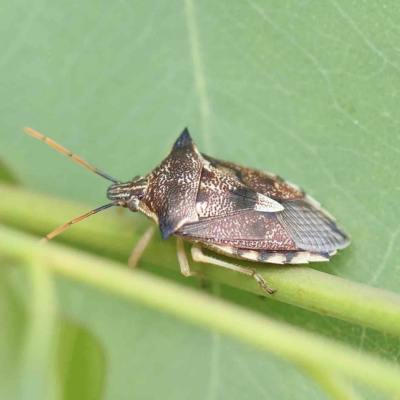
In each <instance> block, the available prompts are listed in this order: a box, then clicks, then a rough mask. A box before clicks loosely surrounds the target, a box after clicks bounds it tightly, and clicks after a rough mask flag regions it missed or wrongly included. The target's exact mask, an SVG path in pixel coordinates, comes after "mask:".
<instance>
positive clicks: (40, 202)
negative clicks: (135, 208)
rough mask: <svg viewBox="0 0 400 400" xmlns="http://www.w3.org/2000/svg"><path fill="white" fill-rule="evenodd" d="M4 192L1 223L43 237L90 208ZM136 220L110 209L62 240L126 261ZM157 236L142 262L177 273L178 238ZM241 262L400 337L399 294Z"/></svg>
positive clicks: (302, 298)
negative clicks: (166, 239) (176, 241)
mask: <svg viewBox="0 0 400 400" xmlns="http://www.w3.org/2000/svg"><path fill="white" fill-rule="evenodd" d="M0 193H1V196H0V222H2V223H4V224H7V225H10V226H14V227H18V228H21V229H23V230H26V231H29V232H32V233H35V234H39V235H41V236H43V235H45V234H47V233H49V232H50V231H52V230H54V229H55V228H57V227H58V226H60V225H62V224H63V223H65V222H66V221H68V220H69V219H72V218H73V217H76V216H78V215H81V214H83V213H85V212H87V211H88V207H84V206H82V205H77V204H74V203H71V202H67V201H60V200H57V199H54V198H51V197H48V196H43V195H39V194H37V193H33V192H30V191H27V190H24V189H22V188H18V187H13V186H8V185H5V184H0ZM33 210H34V211H33ZM131 218H132V216H131V213H127V214H125V215H117V213H113V212H112V211H111V210H110V211H107V212H103V213H101V214H99V215H96V216H94V217H91V218H89V219H88V220H85V221H83V222H81V223H79V224H77V225H74V226H73V227H72V228H71V229H69V230H67V231H66V232H65V233H63V234H62V235H60V237H59V239H57V240H63V241H66V242H68V243H69V244H73V245H75V246H78V247H79V246H80V247H84V248H85V249H90V250H92V251H94V252H96V253H98V254H101V255H106V256H108V257H112V258H115V259H117V260H119V261H125V260H127V259H128V256H129V254H130V252H131V250H132V248H133V246H134V244H135V243H136V242H137V241H138V240H139V238H140V236H141V234H142V233H143V229H141V228H136V229H135V226H134V224H133V223H132V219H131ZM139 222H140V221H139ZM142 228H143V227H142ZM155 236H156V237H155V238H154V239H153V240H152V242H151V244H150V246H149V248H148V249H147V250H146V251H145V253H144V255H143V262H145V263H151V264H154V265H159V266H163V267H166V268H169V269H173V270H175V271H177V272H178V271H179V266H178V261H177V256H176V250H175V243H174V240H173V239H171V240H169V241H167V242H162V241H161V240H160V239H159V235H155ZM50 245H51V244H50ZM235 262H236V260H235ZM238 263H240V264H242V265H245V266H251V267H252V268H254V266H255V265H257V267H258V271H259V273H260V274H261V275H262V276H263V277H264V278H265V279H266V281H267V282H268V285H269V286H271V287H273V288H277V289H278V292H277V293H276V294H274V295H273V296H268V295H267V296H268V297H269V298H273V299H274V300H280V301H283V302H286V303H289V304H292V305H296V306H299V307H302V308H305V309H308V310H311V311H314V312H317V313H320V314H323V315H328V316H333V317H336V318H339V319H342V320H344V321H349V322H352V323H356V324H360V325H362V326H366V327H371V328H374V329H377V330H379V331H382V332H387V333H391V334H395V335H400V296H399V295H397V294H395V293H391V292H387V291H384V290H379V289H375V288H372V287H369V286H366V285H363V284H359V283H356V282H351V281H348V280H345V279H342V278H339V277H336V276H333V275H329V274H326V273H323V272H320V271H316V270H314V269H312V268H308V267H284V268H282V267H280V266H278V267H277V266H272V265H265V266H264V265H263V266H260V264H254V263H245V262H238ZM191 268H192V269H193V270H194V271H196V272H198V273H199V274H200V275H203V276H204V277H206V278H208V279H211V280H213V281H216V282H220V283H223V284H228V285H232V286H235V287H238V288H240V289H243V290H248V291H251V292H254V293H257V294H259V295H266V293H265V292H264V291H262V290H261V289H260V288H259V286H258V285H257V283H255V281H253V280H252V279H249V278H248V277H246V276H243V275H241V274H237V273H234V272H232V271H229V270H225V269H224V268H219V267H216V266H213V265H206V264H197V263H191Z"/></svg>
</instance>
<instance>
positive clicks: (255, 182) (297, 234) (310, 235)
mask: <svg viewBox="0 0 400 400" xmlns="http://www.w3.org/2000/svg"><path fill="white" fill-rule="evenodd" d="M203 157H204V158H205V159H206V160H207V161H209V162H210V164H211V165H212V166H214V167H215V168H218V169H220V170H221V171H224V172H225V173H226V174H228V175H230V176H232V177H234V178H235V179H237V180H238V181H239V182H241V183H243V184H245V185H246V186H247V187H248V188H250V189H252V190H254V191H257V192H259V193H262V194H264V195H266V196H268V197H270V198H272V199H275V200H277V201H278V202H279V203H281V204H282V206H283V207H284V210H283V211H281V212H279V213H276V214H275V215H276V218H277V220H278V221H279V222H280V224H281V225H282V226H283V227H284V229H285V231H286V232H287V234H288V235H289V236H290V238H291V239H292V241H293V242H294V243H295V244H296V249H297V250H299V251H302V250H303V251H310V252H315V253H321V254H322V253H323V254H334V253H335V252H336V250H337V249H343V248H345V247H346V246H348V244H349V243H350V239H349V237H348V236H347V234H346V233H345V232H344V231H343V230H341V229H340V228H339V227H338V226H337V223H336V221H335V220H334V218H333V217H332V216H331V215H330V214H329V213H328V212H326V211H325V210H324V209H323V208H322V207H321V205H320V204H319V203H318V202H316V201H315V200H314V199H313V198H311V197H310V196H308V195H306V194H305V192H304V191H302V190H301V189H299V188H298V187H297V186H295V185H293V184H291V183H288V182H285V181H284V180H283V179H282V178H280V177H278V176H277V175H273V174H269V173H265V172H262V171H259V170H256V169H252V168H246V167H243V166H241V165H237V164H234V163H230V162H227V161H221V160H216V159H213V158H211V157H209V156H205V155H203ZM271 250H272V249H271Z"/></svg>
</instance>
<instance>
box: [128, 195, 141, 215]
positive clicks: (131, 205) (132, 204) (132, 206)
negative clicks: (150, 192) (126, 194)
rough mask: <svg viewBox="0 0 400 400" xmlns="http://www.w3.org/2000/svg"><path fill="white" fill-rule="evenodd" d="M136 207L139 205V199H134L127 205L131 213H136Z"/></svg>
mask: <svg viewBox="0 0 400 400" xmlns="http://www.w3.org/2000/svg"><path fill="white" fill-rule="evenodd" d="M138 205H139V199H136V198H134V199H132V200H131V201H130V202H129V203H128V208H129V209H130V210H131V211H133V212H136V211H138Z"/></svg>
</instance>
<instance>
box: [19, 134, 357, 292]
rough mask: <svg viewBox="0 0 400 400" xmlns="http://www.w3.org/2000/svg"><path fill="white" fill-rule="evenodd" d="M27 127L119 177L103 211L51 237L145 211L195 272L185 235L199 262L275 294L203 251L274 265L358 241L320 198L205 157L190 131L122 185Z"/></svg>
mask: <svg viewBox="0 0 400 400" xmlns="http://www.w3.org/2000/svg"><path fill="white" fill-rule="evenodd" d="M25 131H26V132H27V133H28V134H30V135H32V136H34V137H35V138H37V139H40V140H43V141H44V142H45V143H47V144H48V145H50V146H52V147H54V148H55V149H57V150H59V151H61V152H62V153H64V154H66V155H68V156H69V157H71V158H72V159H73V160H75V161H76V162H78V163H80V164H81V165H83V166H84V167H86V168H88V169H90V170H91V171H93V172H95V173H97V174H98V175H101V176H102V177H103V178H106V179H108V180H109V181H112V182H113V184H112V185H111V186H110V187H109V189H108V191H107V197H108V198H109V200H111V203H109V204H106V205H104V206H102V207H99V208H96V209H95V210H92V211H90V212H88V213H87V214H84V215H82V216H80V217H78V218H75V219H73V220H72V221H70V222H68V223H67V224H65V225H63V226H61V227H60V228H58V229H56V230H55V231H53V232H52V233H50V234H48V235H47V236H46V237H45V238H44V239H43V240H44V241H48V240H50V239H52V238H54V237H55V236H57V235H58V234H60V233H61V232H62V231H64V230H65V229H67V228H68V227H69V226H71V225H72V224H74V223H77V222H79V221H82V220H83V219H85V218H87V217H89V216H91V215H93V214H95V213H97V212H99V211H103V210H105V209H107V208H109V207H112V206H120V207H125V208H128V209H129V210H131V211H133V212H136V211H140V212H142V213H143V214H145V215H146V216H147V217H148V218H149V219H151V220H152V221H154V222H155V223H156V224H157V225H158V226H159V228H160V232H161V235H162V237H163V239H164V240H165V239H167V238H169V237H170V236H172V235H173V236H176V237H177V251H178V260H179V264H180V268H181V272H182V273H183V274H184V275H186V276H189V275H191V274H192V273H191V271H190V268H189V264H188V261H187V258H186V255H185V251H184V247H183V243H182V239H185V240H187V241H189V242H191V243H193V245H192V257H193V259H194V260H195V261H198V262H205V263H211V264H215V265H219V266H221V267H225V268H229V269H232V270H234V271H238V272H241V273H244V274H246V275H249V276H252V277H253V278H254V279H255V280H256V281H257V282H258V283H259V284H260V285H261V287H262V288H263V289H264V290H265V291H267V292H268V293H270V294H273V293H274V292H275V290H273V289H271V288H269V287H268V286H267V284H266V282H265V280H264V279H263V278H262V277H261V276H260V275H259V274H258V273H257V271H256V270H255V269H250V268H245V267H242V266H239V265H235V264H231V263H228V262H225V261H222V260H219V259H217V258H213V257H209V256H207V255H205V254H203V252H202V248H206V249H210V250H213V251H215V252H217V253H220V254H223V255H225V256H228V257H233V258H237V259H242V260H250V261H254V262H261V263H273V264H307V263H309V262H313V261H329V260H330V257H331V256H332V255H334V254H335V253H336V251H337V250H338V249H343V248H345V247H346V246H347V245H348V244H349V243H350V240H349V238H348V236H347V235H346V234H345V233H344V232H343V231H342V230H341V229H339V228H338V226H337V224H336V222H335V220H334V218H333V217H332V216H331V215H330V214H328V213H327V212H326V211H325V210H324V209H323V208H322V207H321V205H320V204H319V203H318V202H316V201H315V200H314V199H313V198H311V197H310V196H308V195H306V194H305V193H304V192H303V191H302V190H300V189H299V188H298V187H297V186H295V185H293V184H291V183H289V182H287V181H284V180H283V179H282V178H280V177H279V176H277V175H274V174H270V173H265V172H261V171H259V170H256V169H251V168H246V167H243V166H241V165H237V164H233V163H231V162H226V161H221V160H217V159H215V158H212V157H209V156H207V155H205V154H201V153H200V152H199V151H198V149H197V147H196V145H195V144H194V142H193V140H192V138H191V137H190V134H189V131H188V130H187V129H185V130H184V131H183V132H182V134H181V135H180V136H179V137H178V139H177V140H176V142H175V144H174V146H173V148H172V150H171V152H170V153H169V155H168V156H167V157H166V158H165V159H164V160H163V161H162V162H161V163H160V164H159V165H158V166H157V167H156V168H155V169H154V170H153V171H152V172H150V173H149V174H148V175H146V176H137V177H135V178H134V179H133V180H131V181H129V182H126V183H124V182H121V181H119V180H117V179H114V178H112V177H111V176H109V175H107V174H105V173H104V172H102V171H100V170H99V169H97V168H94V167H93V166H91V165H90V164H89V163H87V162H86V161H84V160H83V159H82V158H80V157H78V156H76V155H74V154H72V153H71V152H70V151H68V150H67V149H65V148H64V147H62V146H60V145H59V144H57V143H56V142H54V141H53V140H51V139H49V138H46V137H45V136H43V135H42V134H40V133H38V132H36V131H34V130H33V129H30V128H25ZM151 236H152V230H149V231H147V232H146V233H145V235H144V236H143V238H142V239H141V240H140V241H139V243H138V244H137V246H136V247H135V250H134V251H133V253H132V256H131V258H130V264H131V265H132V266H134V264H136V262H137V260H138V259H139V258H140V256H141V254H142V253H143V251H144V249H145V248H146V245H147V244H148V243H149V241H150V239H151Z"/></svg>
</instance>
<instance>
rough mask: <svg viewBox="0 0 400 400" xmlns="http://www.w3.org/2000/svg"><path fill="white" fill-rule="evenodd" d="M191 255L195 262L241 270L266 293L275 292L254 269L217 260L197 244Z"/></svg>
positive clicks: (193, 247)
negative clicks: (206, 253) (207, 254)
mask: <svg viewBox="0 0 400 400" xmlns="http://www.w3.org/2000/svg"><path fill="white" fill-rule="evenodd" d="M192 257H193V260H194V261H197V262H203V263H207V264H214V265H218V266H220V267H224V268H228V269H232V270H233V271H237V272H241V273H242V274H245V275H249V276H252V277H253V278H254V279H255V280H256V281H257V282H258V283H259V285H260V286H261V287H262V288H263V289H264V290H265V291H266V292H267V293H269V294H274V293H275V292H276V290H273V289H271V288H270V287H268V285H267V283H266V282H265V280H264V278H262V276H261V275H259V274H258V273H257V272H256V271H255V270H253V269H247V268H244V267H241V266H239V265H236V264H231V263H227V262H225V261H222V260H218V259H217V258H214V257H209V256H206V255H205V254H204V253H203V252H202V250H201V247H200V246H199V245H198V244H194V245H193V246H192Z"/></svg>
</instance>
